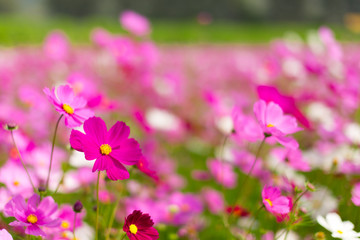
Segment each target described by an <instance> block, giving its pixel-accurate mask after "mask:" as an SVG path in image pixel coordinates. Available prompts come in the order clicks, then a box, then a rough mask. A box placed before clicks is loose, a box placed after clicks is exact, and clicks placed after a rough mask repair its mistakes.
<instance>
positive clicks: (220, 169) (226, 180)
mask: <svg viewBox="0 0 360 240" xmlns="http://www.w3.org/2000/svg"><path fill="white" fill-rule="evenodd" d="M207 165H208V168H209V169H210V172H211V174H212V175H213V176H214V177H215V179H216V181H217V182H218V183H220V184H222V185H224V187H226V188H234V187H235V186H236V181H237V176H236V174H235V172H234V170H233V167H232V165H231V164H229V163H227V162H221V161H219V160H217V159H212V160H209V161H208V162H207Z"/></svg>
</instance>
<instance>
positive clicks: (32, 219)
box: [26, 214, 38, 224]
mask: <svg viewBox="0 0 360 240" xmlns="http://www.w3.org/2000/svg"><path fill="white" fill-rule="evenodd" d="M26 220H27V221H28V222H29V223H32V224H34V223H37V221H38V219H37V217H36V216H35V214H30V215H29V216H27V218H26Z"/></svg>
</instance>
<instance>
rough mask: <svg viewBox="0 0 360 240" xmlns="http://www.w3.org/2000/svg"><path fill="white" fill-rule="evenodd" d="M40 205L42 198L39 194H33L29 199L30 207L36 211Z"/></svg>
mask: <svg viewBox="0 0 360 240" xmlns="http://www.w3.org/2000/svg"><path fill="white" fill-rule="evenodd" d="M39 203H40V196H39V195H37V194H33V195H32V196H31V197H30V198H29V199H28V206H29V207H30V208H31V209H36V208H37V206H38V205H39ZM33 211H34V210H33Z"/></svg>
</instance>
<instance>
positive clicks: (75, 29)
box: [0, 15, 360, 46]
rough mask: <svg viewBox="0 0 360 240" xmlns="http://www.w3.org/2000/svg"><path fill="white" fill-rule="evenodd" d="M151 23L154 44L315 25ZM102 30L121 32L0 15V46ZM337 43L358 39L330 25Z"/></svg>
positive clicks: (102, 23)
mask: <svg viewBox="0 0 360 240" xmlns="http://www.w3.org/2000/svg"><path fill="white" fill-rule="evenodd" d="M151 22H152V28H153V32H152V35H151V38H152V39H153V40H154V41H155V42H157V43H207V42H212V43H245V44H258V43H268V42H270V41H271V40H273V39H276V38H281V37H283V36H284V34H285V33H287V32H295V33H298V34H299V35H300V36H302V37H304V36H305V35H306V34H307V33H308V32H309V31H310V30H314V29H317V28H318V27H319V26H320V25H319V24H299V23H276V24H275V23H272V24H271V23H239V22H221V21H218V22H217V21H214V22H213V23H212V24H210V25H207V26H202V25H199V24H197V23H196V21H195V20H188V21H159V20H154V21H151ZM95 27H102V28H105V29H107V30H108V31H110V32H112V33H117V34H121V33H125V31H124V30H123V29H122V28H121V26H120V24H119V23H118V21H117V19H110V18H88V19H84V20H79V19H71V18H64V17H62V18H51V19H36V18H33V19H30V18H24V17H19V16H8V15H0V44H1V45H6V46H12V45H18V44H40V43H41V42H43V39H44V38H45V36H46V35H47V34H48V33H49V32H50V31H51V30H54V29H61V30H62V31H64V32H65V33H66V34H67V35H68V36H69V38H70V39H71V41H72V42H74V43H76V44H84V43H89V42H90V33H91V30H92V29H94V28H95ZM331 28H332V29H333V30H334V31H335V34H336V36H337V38H338V39H339V40H341V41H359V40H360V36H359V35H356V34H354V33H351V32H350V31H349V30H347V29H346V28H344V27H343V26H341V25H336V26H331Z"/></svg>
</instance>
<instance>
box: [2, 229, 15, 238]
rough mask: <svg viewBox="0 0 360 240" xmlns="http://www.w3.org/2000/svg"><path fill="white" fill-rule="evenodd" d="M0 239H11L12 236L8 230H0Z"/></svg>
mask: <svg viewBox="0 0 360 240" xmlns="http://www.w3.org/2000/svg"><path fill="white" fill-rule="evenodd" d="M0 239H1V240H13V238H12V236H11V235H10V233H9V232H8V231H6V229H1V230H0Z"/></svg>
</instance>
